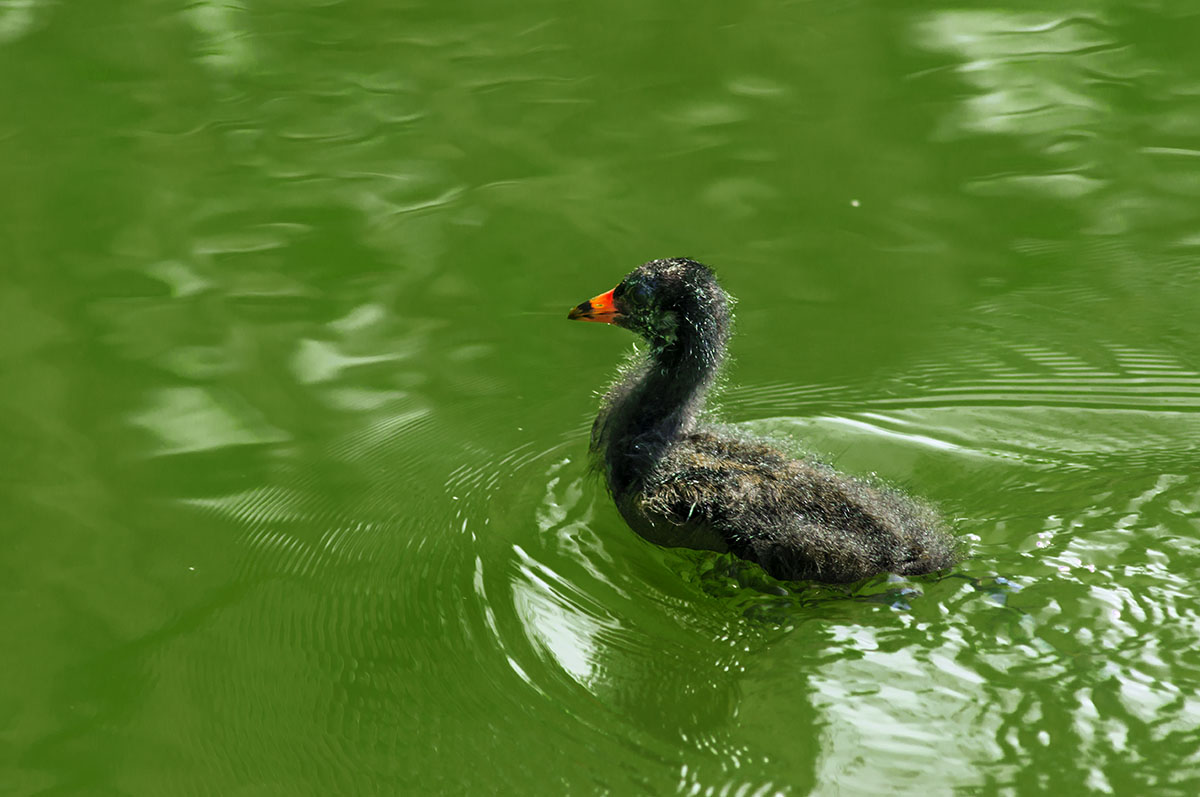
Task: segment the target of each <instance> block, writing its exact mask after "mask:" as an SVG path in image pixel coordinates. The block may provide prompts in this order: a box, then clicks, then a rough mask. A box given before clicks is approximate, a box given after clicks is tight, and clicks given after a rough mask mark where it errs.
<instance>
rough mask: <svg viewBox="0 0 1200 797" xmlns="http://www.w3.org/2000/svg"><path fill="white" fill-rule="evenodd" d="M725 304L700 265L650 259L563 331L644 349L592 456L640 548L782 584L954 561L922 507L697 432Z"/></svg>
mask: <svg viewBox="0 0 1200 797" xmlns="http://www.w3.org/2000/svg"><path fill="white" fill-rule="evenodd" d="M729 305H730V297H729V296H728V294H726V293H725V291H724V290H723V289H722V288H721V286H720V285H718V284H717V280H716V277H714V276H713V272H712V270H711V269H709V267H708V266H705V265H703V264H701V263H697V262H695V261H694V260H688V259H686V258H671V259H669V260H653V261H651V262H649V263H645V264H643V265H641V266H638V267H637V268H636V269H634V270H633V271H631V272H630V273H629V274H628V276H626V277H625V279H623V280H621V284H619V285H617V287H615V288H613V289H612V290H611V291H609V292H608V293H602V294H600V295H599V296H597V297H595V298H594V299H591V300H590V301H586V302H583V303H582V304H580V305H579V306H578V307H575V308H573V309H572V310H571V312H570V313H569V314H568V316H567V318H570V319H575V320H581V321H599V322H602V323H606V324H615V325H616V326H620V327H625V328H626V329H629V330H632V331H633V332H636V333H637V334H639V335H641V336H642V337H643V338H645V340H646V341H647V343H648V344H649V352H648V354H647V355H645V356H643V357H641V358H640V359H639V360H637V361H635V363H634V364H633V365H631V366H630V367H629V368H627V369H625V370H624V371H623V372H622V373H621V375H620V377H619V378H618V379H617V382H616V383H615V384H614V385H613V386H612V387H611V388H610V389H609V391H608V393H607V394H606V395H605V397H604V400H603V405H602V407H601V410H600V414H599V416H597V418H596V423H595V425H594V426H593V427H592V441H591V449H592V452H593V453H594V454H595V455H596V456H597V458H598V459H599V463H600V465H601V466H602V469H603V472H604V475H605V477H606V479H607V481H608V489H609V491H610V492H611V493H612V496H613V499H614V500H615V501H616V504H617V507H618V509H619V510H620V512H621V515H622V516H623V517H624V518H625V520H626V522H627V523H629V525H630V526H631V527H632V528H633V529H634V530H635V531H637V532H638V533H639V534H641V535H642V536H643V537H645V538H646V539H648V540H650V541H651V542H654V543H657V544H659V545H666V546H682V547H688V548H701V549H710V550H715V551H732V552H733V553H734V554H735V555H737V556H739V557H741V558H743V559H748V560H750V561H752V562H757V563H759V564H760V565H761V566H762V567H763V568H764V569H765V570H766V571H767V572H768V573H770V574H771V575H772V576H774V577H776V578H780V579H785V580H800V579H804V580H813V581H821V582H825V583H845V582H850V581H858V580H859V579H862V578H866V577H867V576H871V575H875V574H876V573H883V572H891V573H899V574H903V575H917V574H921V573H930V572H933V571H935V570H942V569H944V568H947V567H950V566H951V565H953V564H954V563H955V562H957V561H958V560H959V558H960V551H959V546H958V544H957V542H956V540H955V539H954V537H952V536H951V535H950V534H949V533H948V532H947V530H946V527H945V525H944V524H943V522H942V520H941V519H940V518H939V517H938V515H937V513H935V512H934V511H933V510H932V509H931V508H930V507H928V506H926V505H924V504H922V503H919V502H917V501H914V500H912V499H911V498H908V497H906V496H904V495H901V494H900V493H898V492H896V491H894V490H891V489H887V488H885V487H881V486H878V485H875V484H868V483H866V482H864V481H860V480H858V479H853V478H850V477H848V476H843V475H841V474H839V473H836V472H835V471H833V469H831V468H829V467H828V466H826V465H823V464H821V463H818V462H815V461H812V460H807V459H793V458H791V457H789V456H787V455H785V454H783V453H782V452H780V451H777V450H776V449H774V448H772V447H771V446H770V445H768V444H766V443H763V442H761V441H757V440H753V439H749V438H746V437H740V436H738V435H736V434H735V433H733V432H732V431H730V430H728V429H725V428H721V427H714V426H707V425H702V424H700V423H699V420H698V419H699V416H700V413H701V411H702V409H703V407H704V396H705V393H707V392H708V389H709V387H710V386H711V385H712V383H713V379H714V378H715V376H716V374H717V370H718V369H719V368H720V366H721V362H722V360H723V359H724V357H725V347H726V344H727V342H728V339H729V333H730V323H731V316H730V310H729Z"/></svg>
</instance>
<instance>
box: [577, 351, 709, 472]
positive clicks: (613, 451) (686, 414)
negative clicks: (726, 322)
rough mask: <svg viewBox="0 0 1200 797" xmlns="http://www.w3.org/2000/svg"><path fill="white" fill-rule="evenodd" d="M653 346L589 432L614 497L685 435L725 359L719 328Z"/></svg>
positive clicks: (618, 386)
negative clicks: (601, 460)
mask: <svg viewBox="0 0 1200 797" xmlns="http://www.w3.org/2000/svg"><path fill="white" fill-rule="evenodd" d="M686 332H688V333H691V334H682V335H680V336H679V337H678V338H677V339H675V340H672V341H669V342H663V341H657V342H652V343H651V351H650V354H649V356H647V357H645V358H644V359H643V360H642V361H641V362H639V363H638V364H637V365H636V366H635V367H633V368H632V369H630V370H629V371H627V372H626V374H625V376H624V377H623V378H621V379H620V380H618V381H617V383H616V384H615V385H613V386H612V388H610V389H609V391H608V393H607V394H606V395H605V397H604V405H603V409H602V410H601V412H600V416H599V417H598V418H597V419H596V424H595V426H594V427H593V428H592V449H593V451H596V452H598V453H600V454H601V455H602V456H603V461H604V468H605V473H606V475H607V477H608V483H609V487H610V489H611V490H612V491H613V493H614V495H617V496H619V495H621V494H622V493H624V492H626V491H627V490H628V489H629V488H630V487H632V486H634V485H636V484H637V482H639V481H640V479H641V478H642V477H644V476H645V475H646V474H647V473H648V472H649V470H650V469H651V468H652V467H653V466H654V464H655V463H656V462H657V461H658V460H659V459H660V458H661V457H662V455H663V454H664V453H665V452H666V449H667V448H668V447H669V446H670V445H671V444H672V443H673V442H674V441H676V440H678V439H679V438H681V437H683V436H684V435H686V434H688V433H689V432H690V431H692V429H693V428H694V427H695V425H696V420H697V417H698V416H699V415H700V412H701V411H702V410H703V409H704V397H705V394H706V393H707V392H708V389H709V388H710V387H711V386H712V383H713V380H714V379H715V378H716V375H717V371H718V369H719V368H720V365H721V362H722V360H723V359H724V355H725V334H724V330H723V328H721V327H714V328H713V329H712V330H708V332H709V334H703V331H698V330H690V329H689V330H686Z"/></svg>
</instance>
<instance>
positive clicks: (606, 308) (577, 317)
mask: <svg viewBox="0 0 1200 797" xmlns="http://www.w3.org/2000/svg"><path fill="white" fill-rule="evenodd" d="M613 290H616V288H614V289H613ZM620 318H622V316H621V313H620V312H619V311H618V310H617V306H616V305H615V304H613V292H612V291H609V292H608V293H602V294H600V295H599V296H596V297H593V298H591V299H589V300H588V301H586V302H582V303H581V304H579V305H578V306H577V307H572V308H571V312H569V313H567V319H568V320H571V321H598V322H599V323H601V324H615V323H616V322H617V320H618V319H620Z"/></svg>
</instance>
